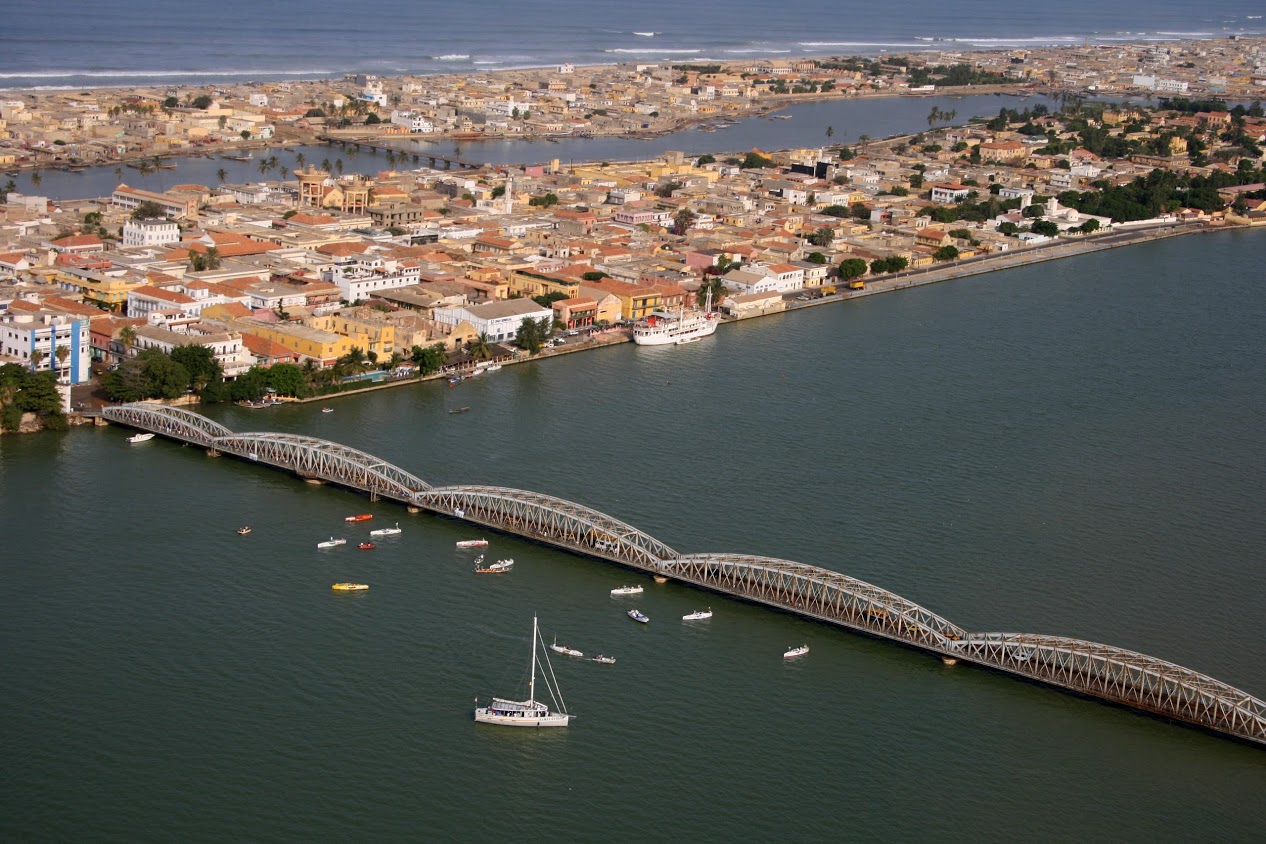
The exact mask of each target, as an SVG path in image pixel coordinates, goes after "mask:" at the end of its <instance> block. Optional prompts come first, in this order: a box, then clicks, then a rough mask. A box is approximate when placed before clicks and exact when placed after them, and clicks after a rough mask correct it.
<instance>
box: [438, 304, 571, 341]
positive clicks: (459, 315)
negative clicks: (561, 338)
mask: <svg viewBox="0 0 1266 844" xmlns="http://www.w3.org/2000/svg"><path fill="white" fill-rule="evenodd" d="M525 319H547V320H549V321H550V324H553V321H554V311H553V310H551V309H550V308H542V307H541V306H540V305H538V304H536V302H533V301H532V300H531V299H506V300H505V301H501V302H488V303H486V304H483V305H466V306H463V307H457V308H436V309H435V321H436V322H438V323H440V324H441V325H451V326H453V327H454V328H455V327H457V326H459V325H461V324H462V323H463V322H468V323H470V325H471V326H472V327H473V328H474V329H475V330H476V331H478V332H479V333H480V334H487V335H488V339H489V340H491V341H492V342H494V343H501V342H504V341H506V340H513V339H514V335H515V334H517V333H518V331H519V326H521V325H523V320H525Z"/></svg>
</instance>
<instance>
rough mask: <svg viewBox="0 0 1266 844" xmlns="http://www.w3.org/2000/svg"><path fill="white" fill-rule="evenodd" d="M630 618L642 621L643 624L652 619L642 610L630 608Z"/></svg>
mask: <svg viewBox="0 0 1266 844" xmlns="http://www.w3.org/2000/svg"><path fill="white" fill-rule="evenodd" d="M629 618H631V619H633V620H634V621H640V622H642V623H643V624H646V623H648V622H649V621H650V618H648V617H647V616H646V615H645V614H643V613H642V611H641V610H629Z"/></svg>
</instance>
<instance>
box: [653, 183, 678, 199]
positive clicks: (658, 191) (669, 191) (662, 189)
mask: <svg viewBox="0 0 1266 844" xmlns="http://www.w3.org/2000/svg"><path fill="white" fill-rule="evenodd" d="M681 187H682V184H681V182H664V183H663V184H662V185H656V186H655V195H656V196H658V197H659V198H660V199H667V198H668V197H670V196H672V195H673V191H675V190H680V189H681Z"/></svg>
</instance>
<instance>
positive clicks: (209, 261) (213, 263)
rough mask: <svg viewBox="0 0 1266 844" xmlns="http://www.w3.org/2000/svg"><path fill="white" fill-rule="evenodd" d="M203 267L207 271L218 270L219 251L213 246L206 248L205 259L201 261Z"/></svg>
mask: <svg viewBox="0 0 1266 844" xmlns="http://www.w3.org/2000/svg"><path fill="white" fill-rule="evenodd" d="M203 266H204V267H205V268H206V269H208V270H218V269H219V268H220V250H219V249H217V248H215V247H214V246H208V247H207V254H206V258H204V259H203Z"/></svg>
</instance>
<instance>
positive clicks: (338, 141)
mask: <svg viewBox="0 0 1266 844" xmlns="http://www.w3.org/2000/svg"><path fill="white" fill-rule="evenodd" d="M317 140H318V141H321V142H323V143H327V144H335V145H337V146H342V147H344V148H346V147H355V149H356V151H357V152H359V151H360V150H361V149H362V148H363V149H368V150H374V151H375V152H377V151H379V150H381V151H383V152H390V153H395V154H396V155H397V156H401V155H403V156H405V157H406V158H410V157H411V158H412V159H413V160H414V161H422V160H423V159H425V160H427V161H429V162H431V169H432V170H434V169H435V165H436V164H440V163H443V164H444V169H446V170H452V169H453V168H454V167H456V168H458V169H461V170H478V169H479V168H480V167H487V166H489V165H488V164H487V163H486V162H482V161H467V160H466V159H464V158H458V157H457V156H456V155H442V154H438V153H432V152H422V151H421V150H408V149H404V148H403V147H398V146H394V145H392V144H389V143H385V142H383V141H375V140H370V139H364V138H359V139H358V138H332V137H330V136H328V135H317Z"/></svg>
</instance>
